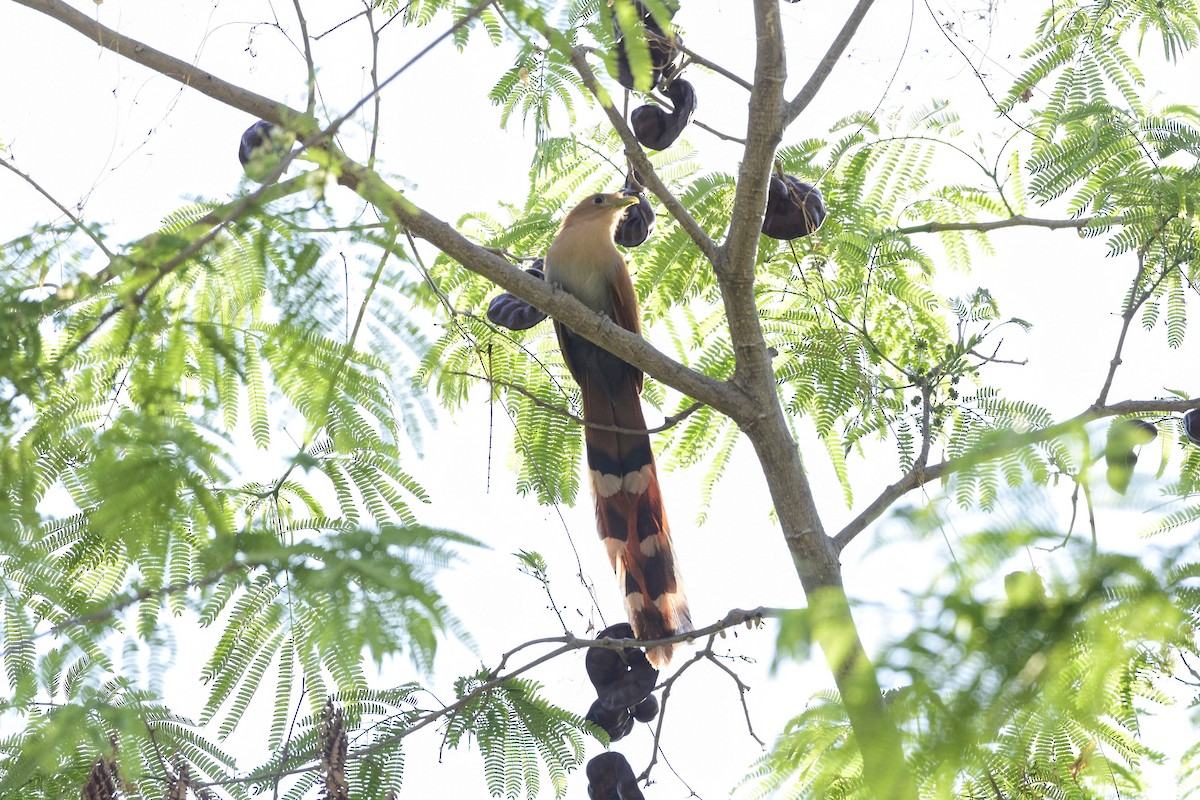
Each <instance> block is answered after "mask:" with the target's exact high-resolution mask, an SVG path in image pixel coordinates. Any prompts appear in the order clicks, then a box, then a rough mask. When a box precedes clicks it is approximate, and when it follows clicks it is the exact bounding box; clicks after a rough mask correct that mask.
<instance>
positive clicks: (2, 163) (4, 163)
mask: <svg viewBox="0 0 1200 800" xmlns="http://www.w3.org/2000/svg"><path fill="white" fill-rule="evenodd" d="M0 167H4V168H5V169H6V170H8V171H9V172H11V173H13V174H14V175H16V176H17V177H19V178H20V179H21V180H23V181H25V182H26V183H28V184H29V185H30V186H32V187H33V188H34V190H35V191H36V192H37V193H38V194H40V195H41V196H42V197H44V198H46V199H47V200H49V201H50V202H51V204H53V205H54V207H55V208H57V209H58V210H59V211H61V212H62V214H63V216H65V217H66V218H67V219H69V220H71V222H72V223H74V225H75V227H77V228H79V229H80V230H81V231H83V232H84V234H85V235H86V236H87V237H88V238H89V239H91V240H92V241H93V242H95V244H96V247H98V248H100V252H102V253H104V255H106V256H108V258H109V260H110V261H111V260H112V259H115V258H116V256H115V255H114V254H113V252H112V251H111V250H109V249H108V248H107V247H105V245H104V240H103V239H101V238H100V237H99V236H97V235H96V234H95V233H93V232H92V229H91V228H89V227H88V226H87V225H84V224H83V220H81V219H79V218H78V217H76V216H75V215H74V214H72V213H71V210H70V209H68V208H67V207H66V206H64V205H63V204H62V203H60V202H58V200H57V199H55V197H54V195H52V194H50V193H49V192H47V191H46V190H45V189H43V188H42V185H41V184H40V183H38V182H37V181H35V180H34V179H33V178H31V177H29V176H28V175H26V174H25V173H24V172H21V170H19V169H17V168H16V167H14V166H13V165H12V164H10V163H9V162H8V159H3V158H0Z"/></svg>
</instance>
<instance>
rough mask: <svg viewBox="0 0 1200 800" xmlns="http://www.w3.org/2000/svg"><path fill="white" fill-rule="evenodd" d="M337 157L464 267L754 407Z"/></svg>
mask: <svg viewBox="0 0 1200 800" xmlns="http://www.w3.org/2000/svg"><path fill="white" fill-rule="evenodd" d="M329 150H330V153H331V157H332V158H333V159H334V161H336V162H337V166H338V173H339V174H338V182H339V183H341V184H342V185H344V186H346V187H347V188H349V189H351V190H352V191H354V192H356V193H357V194H358V195H359V196H360V197H362V198H363V199H365V200H367V201H368V202H370V203H372V204H374V205H375V206H376V207H378V208H379V209H380V210H381V211H382V212H383V213H384V214H387V215H388V216H391V217H393V218H395V219H396V221H397V222H398V223H399V224H400V225H403V226H404V227H406V228H408V229H409V230H410V231H412V232H413V234H414V235H416V236H419V237H420V238H422V239H425V240H426V241H427V242H429V243H430V244H432V245H433V246H434V247H436V248H438V249H439V250H441V251H442V252H443V253H445V254H446V255H448V256H450V257H451V258H453V259H454V260H456V261H458V262H459V263H460V264H461V265H462V266H463V267H465V268H466V269H469V270H471V271H472V272H475V273H476V274H478V275H482V276H483V277H485V278H487V279H488V280H490V281H492V282H493V283H495V284H496V285H498V286H500V287H501V288H503V289H504V290H506V291H509V292H512V293H513V294H515V295H516V296H517V297H520V298H521V299H522V300H525V301H527V302H529V303H531V304H532V305H534V306H535V307H537V308H539V309H541V310H542V311H545V312H546V313H548V314H550V315H551V316H553V317H554V318H555V319H557V320H559V321H560V322H562V323H563V324H564V325H567V326H568V327H570V328H571V330H573V331H575V332H576V333H578V334H579V335H580V336H583V337H584V338H585V339H587V340H588V341H591V342H594V343H595V344H598V345H600V346H601V347H603V348H604V349H606V350H608V351H609V352H611V353H613V354H615V355H617V356H619V357H620V358H622V359H624V360H625V361H628V362H629V363H630V364H633V365H634V366H635V367H638V368H639V369H641V370H642V371H643V372H645V373H646V374H648V375H650V376H651V377H653V378H654V379H655V380H658V381H660V382H662V383H665V384H666V385H668V386H670V387H672V388H674V389H677V390H678V391H680V392H682V393H683V394H685V395H687V396H689V397H691V398H693V399H694V400H699V401H700V402H701V403H704V404H705V405H709V406H712V407H713V408H715V409H716V410H718V411H720V412H721V413H723V414H726V415H727V416H729V417H731V418H733V419H735V420H736V419H745V418H747V417H748V416H750V415H751V414H752V413H753V404H752V403H751V402H750V399H749V398H748V397H747V396H746V395H744V394H743V393H742V392H740V391H739V390H738V389H736V388H734V387H733V386H731V385H730V384H728V383H726V382H724V381H720V380H717V379H715V378H711V377H709V376H707V375H704V374H702V373H699V372H696V371H694V370H691V369H689V368H687V367H685V366H684V365H683V364H681V363H679V362H678V361H675V360H674V359H672V358H670V357H668V356H667V355H665V354H663V353H662V352H661V351H660V350H658V349H657V348H655V347H654V346H653V345H651V344H650V343H649V342H648V341H646V340H645V339H643V338H642V337H641V336H639V335H638V334H636V333H631V332H629V331H627V330H625V329H624V328H622V327H620V326H619V325H616V324H615V323H613V321H612V320H610V319H608V318H607V317H604V316H602V315H600V314H597V313H596V312H594V311H592V310H591V309H590V308H588V307H587V306H585V305H583V303H581V302H579V301H578V300H577V299H575V297H573V296H572V295H570V294H569V293H567V292H564V291H563V290H562V289H559V288H558V287H556V286H553V285H551V284H549V283H547V282H546V281H544V280H539V279H538V278H535V277H533V276H532V275H528V274H526V272H525V271H524V270H522V269H519V268H517V267H514V266H513V265H512V264H510V263H509V262H508V261H506V260H505V259H503V258H501V257H500V256H498V255H496V254H494V253H491V252H489V251H488V250H487V249H485V248H483V247H480V246H479V245H477V244H475V243H473V242H471V241H470V240H468V239H467V238H466V237H464V236H463V235H462V234H460V233H459V232H458V231H456V230H455V229H454V228H452V227H450V226H449V225H448V224H446V223H445V222H443V221H442V220H440V219H438V218H436V217H434V216H432V215H430V214H429V213H427V212H426V211H424V210H423V209H421V208H419V207H418V206H416V205H415V204H414V203H412V202H411V201H410V200H408V199H407V198H406V197H404V196H403V195H402V194H401V193H400V192H397V191H396V190H394V189H392V188H391V187H390V186H388V184H387V183H386V182H385V181H384V180H383V179H382V178H381V177H380V176H379V174H378V173H376V172H374V171H373V170H370V169H368V168H366V167H364V166H363V165H361V164H358V163H356V162H354V161H353V160H351V159H350V158H349V157H347V156H346V155H345V154H344V153H341V152H340V151H337V150H336V148H334V147H333V146H332V145H330V146H329Z"/></svg>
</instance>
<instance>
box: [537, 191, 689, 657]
mask: <svg viewBox="0 0 1200 800" xmlns="http://www.w3.org/2000/svg"><path fill="white" fill-rule="evenodd" d="M637 202H638V198H636V197H629V196H626V195H622V194H596V195H592V196H591V197H589V198H587V199H586V200H584V201H583V202H582V203H580V204H579V205H577V206H576V207H575V208H574V209H572V210H571V212H570V213H569V214H567V216H566V219H564V220H563V224H562V227H561V228H560V229H559V231H558V235H557V236H555V237H554V242H553V243H552V244H551V245H550V249H549V250H547V251H546V280H548V281H550V282H551V283H554V284H557V285H558V286H559V287H561V288H562V289H564V290H566V291H568V292H570V293H571V294H572V295H574V296H575V298H576V299H578V300H579V301H580V302H582V303H583V304H584V305H586V306H588V307H590V308H592V309H593V310H595V311H596V312H597V313H599V314H603V315H605V316H607V317H608V318H609V319H611V320H612V321H613V322H615V323H616V324H618V325H620V326H621V327H622V328H625V329H626V330H628V331H632V332H634V333H637V334H640V333H641V332H642V322H641V312H640V311H639V310H638V303H637V296H636V295H635V294H634V291H633V281H632V280H631V279H630V277H629V270H628V269H627V268H626V267H625V259H624V258H622V257H621V253H620V252H619V251H618V250H617V248H616V245H615V244H614V243H613V233H614V231H615V230H616V227H617V223H618V222H620V220H621V216H622V215H623V214H624V213H625V209H626V208H628V207H629V206H631V205H634V204H636V203H637ZM554 330H555V332H556V333H557V334H558V343H559V347H560V348H561V349H562V354H563V360H565V361H566V363H567V369H568V370H570V372H571V375H572V377H574V378H575V381H576V382H577V383H578V384H579V389H580V393H581V396H582V398H583V418H584V422H585V423H587V425H586V427H585V428H584V434H583V436H584V444H585V447H586V450H587V461H588V467H589V469H590V470H591V479H592V495H593V497H594V498H595V501H596V525H597V527H598V528H599V532H600V538H601V539H602V540H603V541H604V544H605V546H606V548H607V550H608V558H609V560H610V561H611V562H612V565H613V570H614V571H615V572H616V574H617V581H618V583H619V585H620V587H621V590H622V591H623V592H624V593H625V609H626V611H628V613H629V622H630V624H631V625H632V626H633V633H634V636H636V637H637V638H639V639H660V638H664V637H667V636H673V635H675V634H678V633H686V632H688V631H690V630H692V620H691V617H690V616H689V614H688V607H687V600H686V599H685V598H684V596H683V586H682V583H681V581H680V578H679V572H678V570H677V568H676V564H675V554H674V552H673V550H672V548H671V531H670V529H669V528H668V527H667V515H666V511H665V509H664V508H663V501H662V492H661V490H660V489H659V485H658V475H657V473H656V472H655V468H654V454H653V452H651V450H650V436H649V434H647V433H646V419H645V417H644V416H642V402H641V393H642V372H641V370H639V369H637V368H636V367H634V366H632V365H631V364H628V363H626V362H625V361H622V360H621V359H620V358H617V357H616V356H615V355H613V354H612V353H610V352H608V351H607V350H605V349H603V348H602V347H600V346H598V345H595V344H592V343H591V342H589V341H588V340H586V339H584V338H583V337H581V336H579V335H578V334H576V333H575V332H574V331H572V330H571V329H570V328H568V327H566V326H565V325H563V324H562V323H560V322H558V321H557V320H556V321H555V322H554ZM597 426H603V427H597ZM614 429H619V430H614ZM673 649H674V648H673V647H672V646H669V645H667V646H662V647H656V648H653V649H651V650H650V652H649V653H647V655H648V656H649V658H650V660H651V662H653V663H654V664H655V665H656V666H662V665H665V664H666V663H667V662H669V661H670V660H671V651H672V650H673Z"/></svg>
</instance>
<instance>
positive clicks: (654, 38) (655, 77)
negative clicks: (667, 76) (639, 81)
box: [613, 0, 683, 89]
mask: <svg viewBox="0 0 1200 800" xmlns="http://www.w3.org/2000/svg"><path fill="white" fill-rule="evenodd" d="M633 5H634V7H635V8H636V9H637V11H638V13H639V14H640V15H641V17H642V26H643V28H644V30H645V37H646V48H647V49H648V50H649V51H650V86H651V88H653V87H654V86H657V85H658V81H659V80H660V79H661V78H662V74H663V70H665V69H666V68H667V67H669V66H671V64H672V63H673V62H674V61H675V59H676V58H678V57H679V53H680V50H679V47H680V45H682V44H683V40H682V39H681V38H680V37H679V35H678V34H676V33H674V32H671V33H667V32H666V31H664V30H663V28H662V26H661V25H659V24H658V22H657V20H655V19H654V16H653V15H652V14H651V13H650V9H648V8H646V6H645V5H644V4H642V3H641V2H640V0H633ZM664 5H665V6H666V7H667V9H668V10H669V11H670V12H671V13H672V15H673V14H674V13H675V11H676V10H677V5H676V4H674V3H664ZM613 40H614V41H615V42H616V45H617V82H618V83H620V84H621V85H622V86H624V87H625V88H626V89H636V88H637V86H636V85H635V81H634V77H633V70H632V69H631V68H630V66H629V54H628V53H627V52H626V51H625V36H624V34H623V33H622V31H621V26H620V25H618V24H617V19H616V17H615V16H614V17H613Z"/></svg>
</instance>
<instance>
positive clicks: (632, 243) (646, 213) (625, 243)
mask: <svg viewBox="0 0 1200 800" xmlns="http://www.w3.org/2000/svg"><path fill="white" fill-rule="evenodd" d="M623 191H624V193H625V194H627V195H629V196H630V197H636V198H637V199H638V203H637V205H636V206H630V207H629V208H627V209H625V216H623V217H621V221H620V222H618V223H617V231H616V233H614V234H613V241H614V242H616V243H617V244H619V245H621V246H622V247H637V246H638V245H639V244H642V243H643V242H645V241H646V239H648V238H650V231H652V230H654V219H655V214H654V206H652V205H650V201H649V200H648V199H646V195H645V194H643V193H642V192H641V190H639V189H633V188H631V187H629V186H626V187H625V189H624V190H623Z"/></svg>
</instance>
